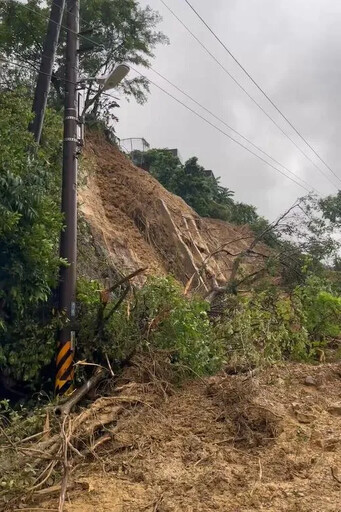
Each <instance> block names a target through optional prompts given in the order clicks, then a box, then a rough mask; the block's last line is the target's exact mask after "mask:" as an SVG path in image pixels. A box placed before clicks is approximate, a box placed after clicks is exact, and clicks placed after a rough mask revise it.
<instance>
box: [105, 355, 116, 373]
mask: <svg viewBox="0 0 341 512" xmlns="http://www.w3.org/2000/svg"><path fill="white" fill-rule="evenodd" d="M105 358H106V360H107V364H108V368H109V371H110V373H111V376H112V377H115V374H114V372H113V369H112V368H111V364H110V361H109V357H108V354H107V353H105Z"/></svg>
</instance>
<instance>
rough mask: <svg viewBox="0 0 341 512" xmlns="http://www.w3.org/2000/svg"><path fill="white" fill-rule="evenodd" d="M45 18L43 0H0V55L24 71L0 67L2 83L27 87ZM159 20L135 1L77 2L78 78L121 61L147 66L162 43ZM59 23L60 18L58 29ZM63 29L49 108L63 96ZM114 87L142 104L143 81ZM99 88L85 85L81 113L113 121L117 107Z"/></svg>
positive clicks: (145, 84) (107, 70) (37, 61)
mask: <svg viewBox="0 0 341 512" xmlns="http://www.w3.org/2000/svg"><path fill="white" fill-rule="evenodd" d="M49 3H50V2H48V4H49ZM48 16H49V5H46V2H44V1H43V0H29V1H28V2H27V4H25V5H23V4H22V3H21V2H19V1H16V0H0V55H2V56H3V57H5V58H6V59H8V60H9V61H11V62H17V63H19V65H20V64H23V65H24V66H27V67H28V69H27V68H26V67H25V68H23V67H22V68H20V66H19V67H18V66H14V65H13V64H8V63H3V64H2V65H3V67H4V70H5V73H3V76H2V77H1V79H0V80H1V83H2V84H3V85H7V86H9V85H13V83H17V82H18V80H20V82H21V83H26V84H30V85H31V86H32V84H33V80H34V78H35V76H36V71H37V70H38V69H39V64H40V59H41V52H42V45H43V41H44V37H45V32H46V27H47V18H48ZM160 19H161V18H160V16H159V14H158V13H157V12H155V11H153V10H152V9H151V8H150V7H145V8H142V7H140V5H139V4H138V2H137V1H136V0H96V2H94V1H93V0H84V1H82V3H81V21H80V30H81V37H80V49H79V61H80V69H79V71H80V76H83V77H90V76H91V77H93V76H97V75H99V74H105V73H110V72H111V71H112V70H113V68H114V67H115V65H117V64H118V63H122V62H126V63H128V64H132V65H139V66H143V67H149V65H150V59H151V58H152V57H153V50H154V48H155V47H156V46H157V45H158V44H164V43H166V42H167V38H166V37H165V36H164V35H163V34H162V33H161V32H160V31H158V30H157V28H156V27H157V24H158V23H159V21H160ZM65 23H66V20H65V15H64V21H63V23H62V25H63V27H65ZM63 27H62V30H61V33H60V42H59V45H58V50H57V58H56V62H55V67H54V73H53V76H52V85H53V89H54V95H53V99H54V104H55V106H60V105H61V104H62V99H63V94H64V87H63V85H64V82H63V79H64V69H65V67H64V54H63V53H64V47H65V37H66V31H65V29H64V28H63ZM30 69H31V70H32V72H30V71H29V70H30ZM119 87H120V90H121V91H123V93H124V94H125V95H126V96H127V97H129V96H132V97H134V98H135V99H136V100H137V101H138V102H140V103H143V102H144V101H146V98H147V93H148V91H149V88H148V82H147V81H146V79H145V78H143V77H141V76H135V77H133V78H131V77H128V78H127V79H126V80H124V81H123V82H122V84H121V85H120V86H119ZM102 88H103V87H102V86H100V85H98V84H96V82H89V83H88V84H87V89H86V104H85V111H86V112H87V113H91V114H92V116H94V117H98V115H99V114H101V116H102V117H104V119H107V120H109V118H110V117H114V116H113V114H112V112H111V109H112V108H113V107H115V106H118V105H117V102H116V100H115V99H113V98H112V97H108V96H106V95H102Z"/></svg>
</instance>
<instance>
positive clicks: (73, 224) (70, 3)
mask: <svg viewBox="0 0 341 512" xmlns="http://www.w3.org/2000/svg"><path fill="white" fill-rule="evenodd" d="M66 5H67V29H68V30H67V40H66V72H65V110H64V141H63V180H62V213H63V214H64V224H65V228H64V230H63V231H62V234H61V241H60V257H61V258H64V259H66V260H67V261H68V263H69V265H68V266H67V267H62V268H61V271H60V288H59V309H60V311H61V312H65V313H66V317H67V319H68V320H69V321H68V323H67V324H66V325H65V327H64V328H63V329H61V331H60V338H59V341H60V345H59V352H58V355H57V374H56V383H55V391H56V393H58V394H65V393H66V392H67V391H68V390H70V388H71V387H72V383H73V374H74V369H73V357H74V344H75V330H74V329H75V325H74V323H75V316H76V263H77V152H78V147H77V146H78V141H77V125H78V95H77V83H78V45H79V41H78V34H79V0H67V3H66Z"/></svg>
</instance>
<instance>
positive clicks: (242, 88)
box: [160, 0, 338, 190]
mask: <svg viewBox="0 0 341 512" xmlns="http://www.w3.org/2000/svg"><path fill="white" fill-rule="evenodd" d="M160 2H161V3H162V5H164V7H166V9H167V10H168V11H169V12H170V13H171V14H172V15H173V16H174V18H176V19H177V20H178V22H179V23H180V24H181V25H182V26H183V27H184V29H185V30H186V31H187V32H188V33H189V34H190V35H191V36H192V37H193V38H194V39H195V40H196V41H197V43H198V44H199V45H200V46H201V47H202V48H203V50H205V52H206V53H207V54H208V55H209V56H210V57H211V58H212V59H213V60H214V61H215V62H216V63H217V64H218V65H219V66H220V68H221V69H222V70H223V71H224V73H226V74H227V75H228V76H229V77H230V78H231V80H233V82H234V83H235V84H236V85H237V86H238V87H239V89H241V90H242V91H243V92H244V93H245V94H246V95H247V96H248V98H249V99H250V100H251V101H252V102H253V103H254V104H255V105H256V106H257V107H258V108H259V109H260V110H261V111H262V112H263V114H265V115H266V117H267V118H268V119H269V120H270V121H271V122H272V123H273V124H274V125H275V126H276V128H277V129H278V130H279V131H280V132H281V133H282V134H283V135H284V136H285V137H286V138H287V139H288V140H289V141H290V142H291V143H292V144H293V145H294V146H295V147H296V148H297V149H298V150H299V151H300V153H302V154H303V155H304V156H305V157H306V159H307V160H309V162H310V163H311V164H312V165H313V166H314V167H315V168H316V170H317V171H318V172H319V173H320V174H322V175H323V176H324V177H325V178H326V179H327V180H328V181H329V182H330V183H331V184H332V185H333V186H334V187H335V188H336V189H337V190H338V187H337V186H336V185H335V184H334V183H333V182H332V181H331V179H330V178H329V176H328V175H327V174H326V173H324V172H323V171H322V169H320V167H318V165H316V164H315V162H314V161H313V160H312V159H311V158H310V157H309V155H307V153H306V152H305V151H303V149H302V148H300V146H299V145H298V144H297V143H296V142H295V141H294V140H293V139H292V138H291V137H290V135H288V134H287V133H286V132H285V131H284V130H283V128H282V127H281V126H280V125H279V124H278V123H277V122H276V121H275V120H274V119H273V118H272V117H271V116H270V114H268V113H267V111H266V110H265V109H264V108H263V107H262V106H261V105H260V104H259V103H258V102H257V101H256V100H255V99H254V98H253V97H252V96H251V94H250V93H249V92H248V91H247V90H246V89H245V87H243V86H242V84H241V83H240V82H238V80H237V79H236V78H235V77H234V76H233V75H232V74H231V73H230V72H229V71H228V70H227V69H226V67H225V66H224V65H223V64H222V63H221V62H220V61H219V60H218V59H217V57H216V56H215V55H214V54H213V53H212V52H211V51H210V50H209V49H208V48H207V47H206V46H205V45H204V44H203V43H202V42H201V41H200V39H199V38H198V37H197V36H196V35H195V34H194V33H193V32H192V31H191V29H190V28H189V27H188V26H187V25H186V24H185V23H184V22H183V21H182V20H181V18H179V16H178V15H177V14H176V13H175V12H174V11H173V10H172V9H171V8H170V7H169V6H168V5H167V4H166V2H164V0H160Z"/></svg>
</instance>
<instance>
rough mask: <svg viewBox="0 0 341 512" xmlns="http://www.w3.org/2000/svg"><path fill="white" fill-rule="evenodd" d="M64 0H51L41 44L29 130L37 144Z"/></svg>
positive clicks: (41, 126) (41, 127)
mask: <svg viewBox="0 0 341 512" xmlns="http://www.w3.org/2000/svg"><path fill="white" fill-rule="evenodd" d="M64 5H65V0H53V2H52V6H51V13H50V19H49V23H48V26H47V33H46V37H45V41H44V45H43V55H42V58H41V63H40V70H39V75H38V80H37V85H36V89H35V92H34V100H33V107H32V111H33V112H34V119H33V121H32V123H31V124H30V127H29V130H30V131H31V132H32V133H33V134H34V140H35V141H36V142H37V143H38V144H39V142H40V137H41V132H42V129H43V122H44V115H45V110H46V104H47V95H48V93H49V89H50V83H51V76H52V70H53V64H54V59H55V56H56V50H57V44H58V39H59V32H60V26H61V23H62V19H63V11H64Z"/></svg>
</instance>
